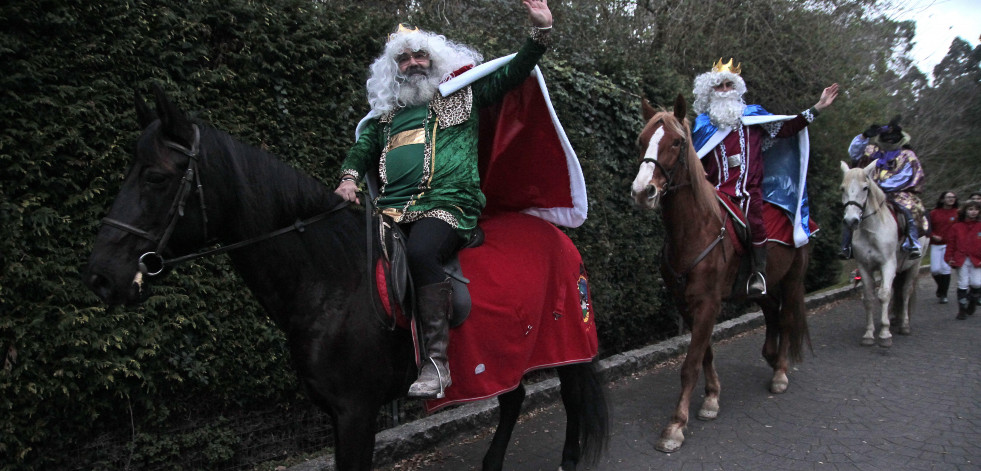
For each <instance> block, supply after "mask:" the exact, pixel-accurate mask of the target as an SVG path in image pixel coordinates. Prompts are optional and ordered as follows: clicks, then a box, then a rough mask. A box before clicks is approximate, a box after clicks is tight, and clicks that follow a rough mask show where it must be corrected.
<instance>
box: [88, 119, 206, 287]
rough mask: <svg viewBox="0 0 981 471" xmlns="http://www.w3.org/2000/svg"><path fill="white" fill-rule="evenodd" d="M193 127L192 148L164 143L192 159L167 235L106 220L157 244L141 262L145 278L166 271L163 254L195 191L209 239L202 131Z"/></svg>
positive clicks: (104, 220)
mask: <svg viewBox="0 0 981 471" xmlns="http://www.w3.org/2000/svg"><path fill="white" fill-rule="evenodd" d="M191 126H192V127H193V128H194V141H193V142H192V144H191V148H187V147H184V146H183V145H181V144H179V143H177V142H174V141H171V140H164V141H163V145H164V146H166V147H168V148H170V149H173V150H176V151H177V152H180V153H181V154H184V155H185V156H187V157H188V158H189V160H188V163H187V169H186V170H184V176H183V177H182V178H181V182H180V187H179V188H178V189H177V193H176V194H175V195H174V201H173V202H172V203H171V205H170V210H169V211H168V212H167V218H168V219H169V222H168V223H167V225H166V226H165V227H164V230H163V233H161V234H160V235H155V234H152V233H150V232H147V231H144V230H142V229H140V228H137V227H135V226H132V225H130V224H127V223H125V222H122V221H120V220H117V219H112V218H109V217H106V218H102V224H105V225H107V226H110V227H115V228H116V229H121V230H123V231H126V232H129V233H130V234H133V235H135V236H138V237H142V238H144V239H147V240H149V241H151V242H156V244H157V248H156V249H154V250H153V251H152V252H147V253H144V254H143V255H140V258H139V259H138V260H137V262H138V263H139V267H140V272H141V273H143V274H144V275H148V276H155V275H159V274H160V272H162V271H163V269H164V265H165V264H166V262H165V261H164V258H163V256H162V255H160V254H161V253H163V251H164V249H166V248H167V242H169V241H170V236H171V235H173V233H174V229H175V228H176V227H177V221H178V220H180V218H181V217H182V216H184V206H185V203H187V198H188V197H189V196H190V195H191V192H192V191H193V190H194V189H195V188H196V189H197V192H198V200H199V201H200V203H201V214H202V223H201V224H202V226H203V229H204V238H205V240H207V239H208V211H207V209H208V207H207V205H206V204H205V202H204V187H203V186H202V185H201V174H200V172H198V156H199V149H200V145H201V130H200V129H199V128H198V126H197V125H196V124H192V125H191ZM148 265H149V267H148ZM151 267H152V268H151Z"/></svg>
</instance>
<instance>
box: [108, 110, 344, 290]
mask: <svg viewBox="0 0 981 471" xmlns="http://www.w3.org/2000/svg"><path fill="white" fill-rule="evenodd" d="M192 126H193V127H194V142H193V143H192V144H191V148H187V147H184V146H183V145H181V144H178V143H176V142H173V141H169V140H165V141H163V144H164V145H165V146H166V147H168V148H170V149H173V150H176V151H177V152H180V153H181V154H184V155H185V156H187V157H188V158H189V159H190V160H189V161H188V164H187V170H185V171H184V177H183V178H181V183H180V187H179V188H178V189H177V194H176V195H175V196H174V202H173V203H172V204H171V206H170V211H169V212H168V213H167V217H168V218H169V219H170V221H169V222H168V223H167V226H166V228H165V229H164V231H163V233H162V234H161V235H160V236H156V235H154V234H152V233H150V232H147V231H144V230H142V229H140V228H138V227H135V226H133V225H130V224H127V223H125V222H122V221H119V220H116V219H112V218H108V217H106V218H103V219H102V224H104V225H107V226H110V227H114V228H116V229H120V230H122V231H126V232H129V233H130V234H133V235H135V236H138V237H142V238H144V239H147V240H149V241H151V242H156V243H157V247H156V249H155V250H154V251H152V252H147V253H145V254H143V255H140V258H139V260H138V263H139V267H140V272H141V273H143V274H144V275H145V276H156V275H159V274H160V272H162V271H163V270H164V268H165V267H167V266H173V265H177V264H179V263H183V262H187V261H190V260H195V259H198V258H202V257H206V256H209V255H215V254H220V253H224V252H228V251H231V250H235V249H240V248H242V247H245V246H248V245H252V244H255V243H258V242H262V241H264V240H268V239H271V238H273V237H277V236H280V235H283V234H286V233H288V232H293V231H297V232H303V231H304V230H306V226H309V225H310V224H313V223H315V222H318V221H321V220H323V219H324V218H326V217H327V216H329V215H330V214H332V213H335V212H337V211H339V210H341V209H342V208H345V207H347V206H348V204H349V202H347V201H342V202H341V203H338V204H337V205H336V206H334V207H333V208H331V209H329V210H327V211H325V212H323V213H320V214H318V215H316V216H313V217H311V218H309V219H305V220H297V221H296V222H294V223H293V224H291V225H289V226H286V227H284V228H281V229H278V230H275V231H272V232H269V233H266V234H263V235H260V236H257V237H253V238H251V239H248V240H243V241H241V242H236V243H234V244H230V245H225V246H219V247H215V248H212V249H207V250H202V251H200V252H195V253H192V254H189V255H184V256H181V257H177V258H173V259H170V260H166V259H164V258H163V255H161V254H162V253H163V251H164V250H165V249H166V248H167V242H169V241H170V236H171V235H172V234H173V233H174V229H175V228H176V227H177V221H178V220H180V218H181V217H182V216H184V206H185V203H186V202H187V198H188V197H189V196H190V194H191V192H192V191H193V190H195V189H196V190H197V193H198V200H199V201H200V203H201V218H202V225H203V226H204V227H203V231H204V232H203V234H204V239H205V240H208V207H207V205H206V204H205V201H204V186H203V185H201V173H200V172H199V171H198V163H199V162H198V160H199V156H200V154H199V150H200V145H201V130H200V129H199V128H198V125H196V124H192ZM192 182H193V183H192ZM147 264H152V268H150V267H148V266H147Z"/></svg>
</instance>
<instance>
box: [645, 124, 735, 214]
mask: <svg viewBox="0 0 981 471" xmlns="http://www.w3.org/2000/svg"><path fill="white" fill-rule="evenodd" d="M658 119H662V120H663V121H664V126H665V127H667V128H670V130H671V131H673V132H674V133H675V134H678V135H681V136H685V140H686V141H687V146H688V151H687V152H685V154H684V156H683V158H684V159H685V162H684V165H685V168H687V169H688V175H687V176H686V177H687V178H688V181H686V182H684V183H687V184H689V185H691V189H692V196H693V199H694V200H695V201H694V203H695V207H696V208H698V209H700V210H703V211H710V212H712V213H715V214H718V213H719V205H718V203H717V202H716V200H715V189H714V188H713V187H712V185H711V184H709V182H708V180H707V179H706V178H705V167H703V166H702V161H701V160H700V159H699V158H698V153H697V152H695V146H694V144H693V143H692V134H691V126H690V125H689V123H688V118H687V117H686V118H685V119H684V120H683V121H679V120H678V118H677V117H675V116H674V113H672V112H669V111H665V110H662V111H660V112H659V113H658V114H656V115H654V117H653V118H651V120H652V121H657V120H658Z"/></svg>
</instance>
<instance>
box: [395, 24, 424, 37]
mask: <svg viewBox="0 0 981 471" xmlns="http://www.w3.org/2000/svg"><path fill="white" fill-rule="evenodd" d="M419 31H420V30H419V28H418V27H415V26H411V25H406V24H403V23H399V29H397V30H395V32H394V33H392V34H389V35H388V40H389V41H391V40H392V39H393V38H395V35H398V34H402V33H418V32H419Z"/></svg>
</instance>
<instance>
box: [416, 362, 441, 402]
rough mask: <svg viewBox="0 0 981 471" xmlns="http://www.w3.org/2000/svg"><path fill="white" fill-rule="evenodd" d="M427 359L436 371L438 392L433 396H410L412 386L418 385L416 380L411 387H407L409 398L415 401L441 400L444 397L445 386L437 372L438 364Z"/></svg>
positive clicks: (439, 373)
mask: <svg viewBox="0 0 981 471" xmlns="http://www.w3.org/2000/svg"><path fill="white" fill-rule="evenodd" d="M428 359H429V361H430V363H432V364H433V368H435V369H436V383H437V384H438V385H439V391H437V392H436V394H435V395H433V394H417V395H413V394H411V392H412V386H414V385H416V384H417V383H419V379H418V378H416V380H415V382H413V383H412V385H410V386H409V393H410V394H409V397H411V398H415V399H442V398H444V397H446V386H444V385H443V373H442V372H440V371H439V364H438V363H436V360H433V358H432V357H428ZM447 386H448V385H447Z"/></svg>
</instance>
